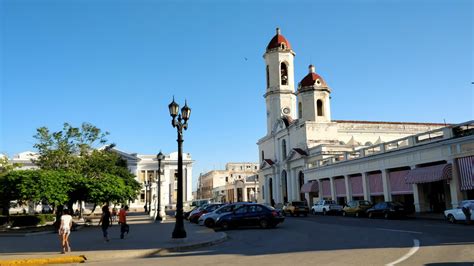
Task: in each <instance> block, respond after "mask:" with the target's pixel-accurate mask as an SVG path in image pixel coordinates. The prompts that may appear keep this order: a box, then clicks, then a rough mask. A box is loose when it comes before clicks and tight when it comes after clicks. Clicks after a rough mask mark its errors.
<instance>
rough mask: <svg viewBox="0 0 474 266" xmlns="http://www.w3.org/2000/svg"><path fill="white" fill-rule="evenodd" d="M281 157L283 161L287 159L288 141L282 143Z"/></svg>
mask: <svg viewBox="0 0 474 266" xmlns="http://www.w3.org/2000/svg"><path fill="white" fill-rule="evenodd" d="M281 157H282V158H283V160H285V159H286V140H282V141H281Z"/></svg>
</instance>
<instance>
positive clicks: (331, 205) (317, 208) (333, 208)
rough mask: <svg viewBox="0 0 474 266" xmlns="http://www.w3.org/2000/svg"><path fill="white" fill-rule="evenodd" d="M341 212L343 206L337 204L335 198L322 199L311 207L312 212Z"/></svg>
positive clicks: (324, 213)
mask: <svg viewBox="0 0 474 266" xmlns="http://www.w3.org/2000/svg"><path fill="white" fill-rule="evenodd" d="M340 212H342V206H341V205H339V204H337V203H336V202H335V201H334V200H320V201H318V202H316V203H315V204H314V205H313V207H311V213H312V214H317V213H322V214H323V215H326V214H328V213H340Z"/></svg>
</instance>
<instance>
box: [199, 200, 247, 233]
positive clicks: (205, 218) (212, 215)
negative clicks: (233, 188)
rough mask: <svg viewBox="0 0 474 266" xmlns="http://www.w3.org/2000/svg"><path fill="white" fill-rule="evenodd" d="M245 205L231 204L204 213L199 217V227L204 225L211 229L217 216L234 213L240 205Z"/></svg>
mask: <svg viewBox="0 0 474 266" xmlns="http://www.w3.org/2000/svg"><path fill="white" fill-rule="evenodd" d="M245 204H247V203H246V202H238V203H232V204H227V205H224V206H222V207H220V208H217V209H215V210H214V211H212V212H208V213H205V214H203V215H201V217H199V220H198V224H199V225H205V226H207V227H213V226H214V224H215V223H216V220H217V218H218V217H219V216H221V215H223V214H227V213H230V212H232V211H234V210H235V209H238V208H240V207H241V206H242V205H245Z"/></svg>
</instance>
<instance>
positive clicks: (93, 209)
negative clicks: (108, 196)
mask: <svg viewBox="0 0 474 266" xmlns="http://www.w3.org/2000/svg"><path fill="white" fill-rule="evenodd" d="M96 207H97V204H96V203H94V208H92V211H91V214H93V213H94V211H95V208H96Z"/></svg>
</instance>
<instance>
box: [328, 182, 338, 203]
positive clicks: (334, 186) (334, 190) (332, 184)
mask: <svg viewBox="0 0 474 266" xmlns="http://www.w3.org/2000/svg"><path fill="white" fill-rule="evenodd" d="M329 183H330V184H331V198H332V200H337V197H336V185H335V184H334V177H330V178H329Z"/></svg>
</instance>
